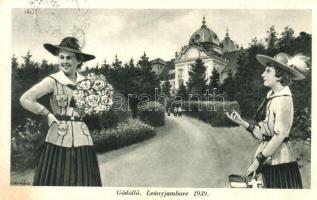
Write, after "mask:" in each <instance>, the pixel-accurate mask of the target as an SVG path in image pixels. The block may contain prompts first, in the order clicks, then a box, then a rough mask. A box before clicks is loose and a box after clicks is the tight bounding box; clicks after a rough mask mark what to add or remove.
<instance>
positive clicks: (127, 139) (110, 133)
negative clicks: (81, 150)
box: [92, 119, 156, 152]
mask: <svg viewBox="0 0 317 200" xmlns="http://www.w3.org/2000/svg"><path fill="white" fill-rule="evenodd" d="M155 135H156V131H155V130H154V128H153V127H151V126H149V125H147V124H145V123H143V122H141V121H140V120H137V119H129V120H127V121H126V122H122V123H119V124H118V125H117V126H116V127H115V128H111V129H107V130H101V131H93V132H92V137H93V141H94V144H95V148H96V150H97V152H105V151H109V150H113V149H118V148H120V147H124V146H128V145H131V144H134V143H137V142H141V141H143V140H146V139H148V138H151V137H153V136H155Z"/></svg>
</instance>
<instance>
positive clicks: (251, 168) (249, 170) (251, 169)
mask: <svg viewBox="0 0 317 200" xmlns="http://www.w3.org/2000/svg"><path fill="white" fill-rule="evenodd" d="M259 165H260V164H259V161H258V160H257V159H254V160H253V162H252V164H251V165H250V166H249V167H248V168H247V169H246V170H245V171H244V172H243V173H242V174H241V176H242V177H246V176H248V175H249V174H251V173H253V175H255V171H256V170H257V169H258V167H259Z"/></svg>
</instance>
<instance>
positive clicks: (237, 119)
mask: <svg viewBox="0 0 317 200" xmlns="http://www.w3.org/2000/svg"><path fill="white" fill-rule="evenodd" d="M225 114H226V116H227V117H228V118H229V119H230V120H231V121H233V122H235V123H237V124H239V125H243V122H244V120H242V118H241V116H240V114H239V113H238V112H237V111H235V110H234V109H233V111H232V113H231V114H229V113H228V112H225Z"/></svg>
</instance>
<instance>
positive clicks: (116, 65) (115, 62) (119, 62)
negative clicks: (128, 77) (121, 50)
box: [112, 54, 122, 69]
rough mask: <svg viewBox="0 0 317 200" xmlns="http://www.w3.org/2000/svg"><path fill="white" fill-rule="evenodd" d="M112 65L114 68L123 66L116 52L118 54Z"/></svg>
mask: <svg viewBox="0 0 317 200" xmlns="http://www.w3.org/2000/svg"><path fill="white" fill-rule="evenodd" d="M112 66H113V68H115V69H119V68H121V67H122V62H121V61H120V60H119V59H118V56H117V54H116V56H115V60H114V62H113V63H112Z"/></svg>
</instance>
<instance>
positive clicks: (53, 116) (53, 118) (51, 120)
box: [47, 113, 60, 126]
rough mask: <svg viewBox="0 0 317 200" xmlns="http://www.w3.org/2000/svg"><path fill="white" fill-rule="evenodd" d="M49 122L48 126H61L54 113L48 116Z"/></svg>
mask: <svg viewBox="0 0 317 200" xmlns="http://www.w3.org/2000/svg"><path fill="white" fill-rule="evenodd" d="M47 120H48V126H51V125H52V124H53V123H54V122H55V123H56V124H57V125H59V123H60V122H59V121H58V119H56V117H55V115H53V114H52V113H49V114H48V115H47Z"/></svg>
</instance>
